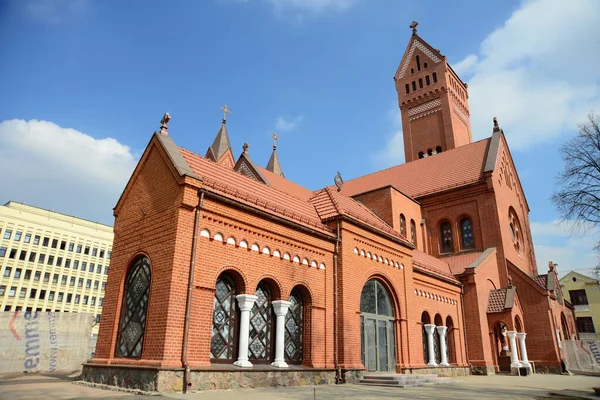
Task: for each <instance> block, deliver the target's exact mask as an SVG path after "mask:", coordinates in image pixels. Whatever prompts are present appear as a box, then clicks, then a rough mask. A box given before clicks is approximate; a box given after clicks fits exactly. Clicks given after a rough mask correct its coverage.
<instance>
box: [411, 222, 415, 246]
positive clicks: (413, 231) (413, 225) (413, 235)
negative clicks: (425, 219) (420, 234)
mask: <svg viewBox="0 0 600 400" xmlns="http://www.w3.org/2000/svg"><path fill="white" fill-rule="evenodd" d="M410 241H411V242H412V244H414V245H415V246H416V245H417V224H415V220H414V219H411V220H410Z"/></svg>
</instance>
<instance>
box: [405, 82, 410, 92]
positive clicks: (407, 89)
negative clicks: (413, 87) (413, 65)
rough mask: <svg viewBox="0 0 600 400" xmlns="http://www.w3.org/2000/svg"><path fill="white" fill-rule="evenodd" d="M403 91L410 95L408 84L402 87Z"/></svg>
mask: <svg viewBox="0 0 600 400" xmlns="http://www.w3.org/2000/svg"><path fill="white" fill-rule="evenodd" d="M404 89H405V90H406V94H409V93H410V87H409V86H408V83H407V84H406V85H404Z"/></svg>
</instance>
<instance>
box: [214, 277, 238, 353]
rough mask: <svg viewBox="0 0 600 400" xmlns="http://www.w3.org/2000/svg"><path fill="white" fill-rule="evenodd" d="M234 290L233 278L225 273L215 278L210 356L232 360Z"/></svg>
mask: <svg viewBox="0 0 600 400" xmlns="http://www.w3.org/2000/svg"><path fill="white" fill-rule="evenodd" d="M235 295H236V291H235V284H234V282H233V280H232V279H231V278H230V277H229V276H228V275H226V274H223V275H221V276H220V277H219V278H218V279H217V284H216V290H215V298H214V301H213V303H214V308H213V325H212V334H211V339H210V358H212V359H214V360H233V358H234V354H233V353H234V348H235V344H236V343H235V326H236V317H237V313H236V299H235Z"/></svg>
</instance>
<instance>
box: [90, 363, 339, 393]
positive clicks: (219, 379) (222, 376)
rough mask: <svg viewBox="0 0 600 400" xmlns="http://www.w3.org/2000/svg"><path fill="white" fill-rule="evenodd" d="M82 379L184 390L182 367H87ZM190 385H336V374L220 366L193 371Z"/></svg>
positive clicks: (198, 388)
mask: <svg viewBox="0 0 600 400" xmlns="http://www.w3.org/2000/svg"><path fill="white" fill-rule="evenodd" d="M81 379H82V380H83V381H85V382H90V383H96V384H101V385H110V386H117V387H121V388H127V389H136V390H143V391H145V392H181V391H182V389H183V369H180V368H179V369H159V368H147V367H135V366H134V367H132V366H116V365H98V364H84V366H83V371H82V374H81ZM190 383H191V385H190V386H188V390H190V391H205V390H228V389H241V388H254V387H269V386H271V387H273V386H300V385H327V384H334V383H335V371H334V370H332V369H313V368H303V367H296V368H294V367H290V368H289V369H285V370H284V369H279V368H274V367H270V366H257V367H254V368H252V369H244V370H242V369H239V368H237V367H233V366H227V367H220V366H219V367H217V368H214V369H213V368H207V369H196V370H195V369H192V371H191V373H190Z"/></svg>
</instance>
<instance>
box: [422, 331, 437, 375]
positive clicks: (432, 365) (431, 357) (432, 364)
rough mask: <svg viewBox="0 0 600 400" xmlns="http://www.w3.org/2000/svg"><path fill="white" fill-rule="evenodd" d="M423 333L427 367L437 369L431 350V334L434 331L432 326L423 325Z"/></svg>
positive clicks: (432, 350) (433, 352) (433, 351)
mask: <svg viewBox="0 0 600 400" xmlns="http://www.w3.org/2000/svg"><path fill="white" fill-rule="evenodd" d="M423 326H424V327H425V333H427V353H429V362H428V363H427V365H429V366H430V367H437V363H436V362H435V350H434V349H433V332H434V331H435V325H434V324H425V325H423Z"/></svg>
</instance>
